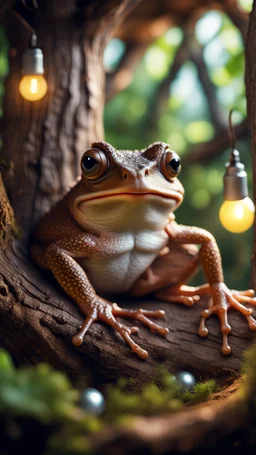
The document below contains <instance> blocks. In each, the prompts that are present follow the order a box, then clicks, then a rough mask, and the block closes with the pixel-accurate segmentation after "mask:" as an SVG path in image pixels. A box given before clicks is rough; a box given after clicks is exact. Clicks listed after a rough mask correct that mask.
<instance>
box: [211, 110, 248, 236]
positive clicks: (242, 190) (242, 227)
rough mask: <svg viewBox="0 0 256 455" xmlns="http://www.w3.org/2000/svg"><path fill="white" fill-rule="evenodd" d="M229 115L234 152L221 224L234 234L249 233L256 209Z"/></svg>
mask: <svg viewBox="0 0 256 455" xmlns="http://www.w3.org/2000/svg"><path fill="white" fill-rule="evenodd" d="M231 116H232V111H231V112H230V114H229V131H230V135H231V144H232V149H233V150H232V152H231V155H230V161H229V163H226V172H225V174H224V179H223V180H224V202H223V204H222V206H221V208H220V211H219V217H220V222H221V224H222V225H223V227H224V228H225V229H227V230H228V231H230V232H233V233H236V234H238V233H241V232H245V231H247V230H248V229H249V228H250V227H251V226H252V224H253V221H254V212H255V207H254V204H253V202H252V200H251V199H250V198H249V197H248V185H247V174H246V172H245V168H244V165H243V164H242V163H241V162H240V154H239V152H238V150H236V149H235V135H234V130H233V127H232V122H231Z"/></svg>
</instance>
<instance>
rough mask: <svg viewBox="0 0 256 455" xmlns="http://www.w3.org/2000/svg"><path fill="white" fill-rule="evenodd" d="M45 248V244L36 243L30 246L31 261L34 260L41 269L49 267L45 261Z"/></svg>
mask: <svg viewBox="0 0 256 455" xmlns="http://www.w3.org/2000/svg"><path fill="white" fill-rule="evenodd" d="M45 250H46V247H45V246H42V245H37V244H36V245H33V246H31V248H30V251H29V252H30V256H31V258H32V261H33V262H35V263H36V264H37V265H38V266H39V267H41V268H42V269H45V270H49V269H50V267H49V264H48V261H47V257H46V254H45Z"/></svg>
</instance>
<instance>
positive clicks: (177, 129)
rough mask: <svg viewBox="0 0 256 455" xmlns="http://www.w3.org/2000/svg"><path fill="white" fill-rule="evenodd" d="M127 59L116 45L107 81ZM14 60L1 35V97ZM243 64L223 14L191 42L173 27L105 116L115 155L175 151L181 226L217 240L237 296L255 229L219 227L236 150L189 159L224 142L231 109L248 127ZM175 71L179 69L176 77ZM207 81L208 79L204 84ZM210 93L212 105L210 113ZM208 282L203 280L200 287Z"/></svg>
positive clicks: (247, 152)
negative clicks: (155, 145) (155, 147)
mask: <svg viewBox="0 0 256 455" xmlns="http://www.w3.org/2000/svg"><path fill="white" fill-rule="evenodd" d="M238 3H239V4H240V6H241V8H242V9H243V10H244V11H248V12H249V11H250V10H251V7H252V0H239V2H238ZM192 36H193V38H192ZM192 39H193V43H191V42H190V43H189V44H190V45H191V44H192V45H191V46H190V48H191V53H190V54H188V55H187V56H185V58H184V56H183V57H182V59H180V60H179V61H178V62H177V61H176V60H177V54H176V53H177V50H178V49H179V48H180V46H181V45H182V43H183V41H185V40H187V42H188V41H190V40H192ZM185 44H188V43H185ZM185 47H186V46H185ZM187 47H189V46H187ZM187 47H186V48H187ZM193 49H194V50H196V53H194V54H193V52H192V50H193ZM124 53H125V44H124V42H123V41H122V40H121V39H117V38H114V39H112V40H111V41H110V43H109V45H108V46H107V48H106V50H105V54H104V62H105V68H106V73H107V75H109V74H111V73H112V72H114V71H115V69H116V68H117V66H118V63H119V62H120V60H121V59H122V57H123V55H124ZM7 54H8V42H7V40H6V37H5V34H4V31H3V29H1V28H0V96H1V97H2V96H3V93H4V80H5V77H6V75H7V74H8V59H7ZM175 59H176V60H175ZM198 59H199V61H200V59H201V64H200V65H201V67H202V65H203V70H202V71H201V74H199V72H198V66H196V62H198ZM182 60H184V61H182ZM244 60H245V58H244V43H243V39H242V36H241V33H240V31H239V30H238V29H237V28H236V27H235V25H234V24H233V23H232V22H231V20H230V19H229V17H228V16H226V15H225V14H223V13H222V12H220V11H217V10H216V11H215V10H212V11H208V12H207V13H205V14H204V15H203V16H201V17H200V18H199V19H198V20H197V22H196V24H195V30H193V34H192V35H191V37H190V36H189V35H187V36H186V37H185V35H184V31H183V30H182V29H181V28H179V27H171V28H170V29H169V30H168V31H167V32H166V33H165V34H164V35H163V36H162V37H161V38H159V39H157V40H156V41H155V42H154V43H153V44H152V45H151V46H150V47H149V48H148V49H147V50H146V52H145V54H144V56H143V58H142V59H141V62H140V64H139V65H138V66H137V69H136V71H135V74H134V77H133V80H132V82H131V84H130V85H129V87H128V88H127V89H125V90H123V91H121V92H119V93H118V94H117V95H116V96H114V97H113V98H112V99H110V100H109V101H108V102H107V104H106V108H105V136H106V140H107V141H109V142H111V143H112V144H113V145H114V146H115V147H117V148H125V149H131V150H133V149H141V148H145V147H146V146H147V145H149V144H150V143H152V142H154V141H159V140H160V141H164V142H167V143H169V144H170V146H171V148H172V149H173V150H175V151H176V152H177V153H178V154H179V155H180V157H181V160H182V163H183V167H182V172H181V174H180V180H181V181H182V184H183V186H184V187H185V199H184V202H183V204H182V206H181V207H180V208H179V209H178V211H177V213H176V219H177V221H178V222H179V223H183V224H187V225H196V226H200V227H203V228H205V229H207V230H209V231H210V232H211V233H212V234H213V235H214V236H215V238H216V240H217V242H218V245H219V247H220V250H221V254H222V258H223V266H224V273H225V278H226V282H227V283H228V285H229V286H231V287H232V288H242V287H244V288H247V287H248V286H249V284H250V259H251V250H252V235H253V232H252V228H251V229H250V230H249V231H247V232H245V233H243V234H231V233H229V232H227V231H226V230H225V229H224V228H223V227H222V226H221V224H220V221H219V216H218V212H219V208H220V206H221V204H222V202H223V198H222V190H223V181H222V176H223V173H224V168H225V163H226V162H227V161H228V160H229V154H230V150H231V149H230V147H228V146H227V147H224V148H223V149H220V147H219V145H218V146H217V147H216V153H215V151H214V147H213V152H212V153H211V155H212V156H211V157H210V158H209V156H207V155H206V156H205V157H202V158H201V159H199V160H198V159H194V160H192V162H191V160H190V161H189V160H188V157H190V156H192V155H196V151H197V150H198V147H202V144H203V143H207V142H208V141H214V139H216V138H217V139H218V134H222V133H221V128H222V127H223V126H224V127H225V128H227V124H228V115H229V111H230V109H233V110H234V114H233V123H234V125H239V124H241V125H243V121H244V119H245V118H246V98H245V84H244ZM173 64H178V65H179V66H180V69H179V70H178V71H177V72H176V73H175V77H173V74H172V67H173ZM206 73H207V75H206ZM202 74H204V75H205V76H206V82H205V84H204V83H202ZM207 91H208V95H209V93H210V96H211V98H212V102H211V105H210V103H209V97H207ZM0 114H1V115H2V112H0ZM219 127H220V132H219V130H218V128H219ZM242 136H243V138H238V139H237V141H236V147H237V149H238V150H239V151H240V154H241V160H242V162H243V163H244V164H245V165H246V170H247V173H248V182H249V192H250V195H251V193H252V191H251V188H252V172H251V146H250V137H249V132H247V131H246V132H245V134H243V135H242ZM217 142H218V141H217ZM213 144H214V142H213ZM0 164H1V156H0ZM202 279H203V277H202V276H200V275H199V276H197V278H195V279H194V283H200V282H202Z"/></svg>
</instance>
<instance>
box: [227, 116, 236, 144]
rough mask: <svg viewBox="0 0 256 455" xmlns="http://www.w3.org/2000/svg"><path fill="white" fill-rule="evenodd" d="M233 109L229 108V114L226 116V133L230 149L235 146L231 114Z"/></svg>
mask: <svg viewBox="0 0 256 455" xmlns="http://www.w3.org/2000/svg"><path fill="white" fill-rule="evenodd" d="M233 112H234V111H233V109H231V110H230V112H229V116H228V133H229V138H230V143H231V147H232V150H235V148H236V135H235V131H234V127H233V123H232V114H233Z"/></svg>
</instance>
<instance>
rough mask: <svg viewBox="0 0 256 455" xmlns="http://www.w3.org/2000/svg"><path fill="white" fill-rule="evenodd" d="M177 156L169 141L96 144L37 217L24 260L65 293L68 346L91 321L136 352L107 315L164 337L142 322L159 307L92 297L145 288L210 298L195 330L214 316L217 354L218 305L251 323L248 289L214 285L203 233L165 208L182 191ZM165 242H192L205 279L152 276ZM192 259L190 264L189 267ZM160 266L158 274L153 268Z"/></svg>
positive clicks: (215, 269) (188, 298)
mask: <svg viewBox="0 0 256 455" xmlns="http://www.w3.org/2000/svg"><path fill="white" fill-rule="evenodd" d="M179 171H180V165H179V158H178V157H177V155H176V154H175V152H173V151H171V150H170V148H169V146H168V145H167V144H165V143H163V142H157V143H154V144H152V145H151V146H149V147H148V148H147V149H145V150H142V151H138V150H136V151H134V152H131V151H128V150H119V151H118V150H116V149H115V148H114V147H113V146H111V145H110V144H108V143H106V142H96V143H94V144H92V148H91V149H89V150H88V151H86V152H85V154H84V156H83V158H82V178H81V180H80V181H79V182H78V183H77V184H76V185H75V186H74V187H73V188H72V189H71V191H70V192H69V193H68V194H67V195H66V196H65V197H64V199H63V200H62V201H60V202H59V203H58V204H57V205H56V206H55V207H54V208H53V209H52V210H51V211H50V212H49V213H48V214H47V215H46V216H45V217H44V218H43V219H42V220H41V222H40V223H39V226H38V228H37V230H36V232H35V235H34V245H33V246H32V248H31V255H32V257H33V259H34V260H35V261H36V262H37V264H38V265H40V266H41V267H43V268H46V269H50V270H51V271H52V272H53V274H54V276H55V278H56V279H57V281H58V282H59V284H60V285H61V286H62V288H63V289H64V290H65V292H66V293H67V294H68V295H69V296H70V297H71V298H72V299H73V300H74V301H75V302H76V303H77V304H78V305H79V307H80V308H81V310H82V312H83V313H84V314H85V315H86V318H85V320H84V323H83V324H82V326H81V328H80V330H79V332H78V333H77V334H76V335H75V336H74V337H73V343H74V344H75V345H76V346H78V345H80V344H81V343H82V342H83V339H84V336H85V334H86V332H87V331H88V329H89V327H90V325H91V324H92V323H93V322H94V321H95V320H101V321H104V322H105V323H107V324H108V325H110V326H111V327H113V329H114V330H116V331H117V332H118V333H119V334H120V335H121V336H122V337H123V339H124V340H125V342H126V343H127V344H128V345H129V346H130V348H131V350H132V351H134V352H135V353H136V354H137V355H138V356H139V357H141V358H143V359H145V358H146V357H147V352H146V351H145V350H144V349H142V348H141V347H140V346H138V345H137V344H136V343H135V342H134V340H133V339H132V338H131V335H132V334H133V333H136V332H137V331H138V328H137V327H132V328H130V327H126V326H125V325H123V324H121V323H119V322H118V321H117V320H116V317H117V316H122V317H127V318H130V319H134V320H136V321H139V322H140V323H143V324H144V325H146V326H148V327H149V329H150V330H151V331H153V332H156V333H158V334H159V335H161V336H166V335H167V333H168V329H167V328H163V327H161V326H159V325H158V324H156V323H154V322H152V321H151V319H150V318H157V319H158V318H163V317H164V311H159V310H158V311H146V310H142V309H140V310H128V309H127V310H125V309H122V308H120V307H118V305H117V304H115V303H111V302H109V301H108V300H106V299H105V298H103V297H101V295H107V294H110V293H111V294H115V293H116V294H117V293H118V294H119V293H121V292H130V293H131V294H132V295H137V296H139V295H145V294H147V293H151V292H155V294H156V296H157V297H158V298H160V299H163V300H166V301H170V302H179V303H183V304H185V305H188V306H190V305H192V304H193V303H194V302H195V301H197V300H198V299H199V298H200V296H201V295H204V294H210V295H211V296H212V302H211V306H210V307H209V308H208V309H206V310H204V311H203V312H202V320H201V323H200V327H199V334H200V335H201V336H206V335H207V333H208V331H207V329H206V327H205V320H206V319H207V318H208V317H210V316H211V314H213V313H215V314H217V315H218V316H219V318H220V324H221V330H222V334H223V345H222V352H223V353H224V354H229V353H230V352H231V348H230V347H229V345H228V338H227V337H228V333H229V332H230V330H231V328H230V326H229V324H228V321H227V310H228V309H229V308H230V307H233V308H236V309H237V310H238V311H240V312H241V313H242V314H243V315H245V317H246V318H247V320H248V323H249V326H250V328H251V329H252V330H256V321H255V320H254V319H253V317H252V310H251V309H248V308H246V307H245V306H244V305H243V303H244V302H245V303H250V304H255V299H254V298H253V296H254V292H253V291H252V290H249V291H244V292H239V291H230V290H229V289H228V288H227V286H226V285H225V284H224V279H223V272H222V265H221V257H220V253H219V249H218V246H217V244H216V242H215V240H214V238H213V236H212V235H211V234H209V233H208V232H207V231H205V230H203V229H200V228H197V227H188V226H182V225H178V224H177V223H176V222H175V221H174V215H173V211H174V210H175V209H176V208H177V207H178V206H179V205H180V204H181V202H182V199H183V194H184V190H183V187H182V185H181V183H180V182H179V180H178V179H177V175H178V173H179ZM173 243H179V244H186V243H188V244H191V243H194V244H198V245H201V248H200V251H199V261H200V263H201V265H202V267H203V270H204V274H205V277H206V279H207V282H208V284H206V285H203V286H199V287H197V288H192V287H188V286H185V285H184V283H185V282H186V280H187V279H188V277H189V274H190V273H192V270H188V271H187V273H186V274H185V275H186V276H185V275H184V277H183V279H182V282H181V283H178V284H177V285H176V286H170V284H169V282H170V279H169V276H168V273H162V272H161V270H164V267H162V268H161V267H160V269H159V267H158V268H157V267H156V264H158V265H159V263H162V262H163V264H165V261H166V259H167V257H168V255H169V254H171V253H167V254H163V253H164V252H165V250H167V251H168V248H169V246H171V245H172V244H173ZM195 265H196V263H195ZM159 270H160V272H159Z"/></svg>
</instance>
